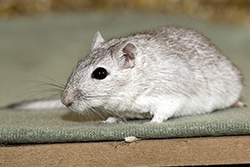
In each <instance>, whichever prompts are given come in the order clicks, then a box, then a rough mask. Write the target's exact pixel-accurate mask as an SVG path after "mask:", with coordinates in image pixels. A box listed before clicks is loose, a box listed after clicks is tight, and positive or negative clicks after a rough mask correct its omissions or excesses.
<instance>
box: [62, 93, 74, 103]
mask: <svg viewBox="0 0 250 167" xmlns="http://www.w3.org/2000/svg"><path fill="white" fill-rule="evenodd" d="M67 94H68V93H67V91H66V92H63V93H62V96H61V102H62V103H63V104H64V105H65V106H66V107H70V106H72V105H73V99H72V98H69V96H68V95H67Z"/></svg>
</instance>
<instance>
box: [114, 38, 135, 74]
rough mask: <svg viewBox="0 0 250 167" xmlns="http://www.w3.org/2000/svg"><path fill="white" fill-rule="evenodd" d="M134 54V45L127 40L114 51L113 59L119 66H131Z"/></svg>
mask: <svg viewBox="0 0 250 167" xmlns="http://www.w3.org/2000/svg"><path fill="white" fill-rule="evenodd" d="M136 54H137V47H136V45H135V44H133V43H131V42H128V43H126V44H125V45H123V46H122V47H121V49H119V52H117V53H115V59H116V62H117V63H118V65H119V66H120V67H121V68H125V69H128V68H133V67H134V60H135V56H136Z"/></svg>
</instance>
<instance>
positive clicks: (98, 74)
mask: <svg viewBox="0 0 250 167" xmlns="http://www.w3.org/2000/svg"><path fill="white" fill-rule="evenodd" d="M107 75H108V72H107V70H106V69H105V68H102V67H99V68H97V69H95V71H94V72H93V73H92V75H91V77H92V78H95V79H104V78H106V77H107Z"/></svg>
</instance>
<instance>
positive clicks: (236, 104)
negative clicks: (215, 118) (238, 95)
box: [231, 101, 247, 108]
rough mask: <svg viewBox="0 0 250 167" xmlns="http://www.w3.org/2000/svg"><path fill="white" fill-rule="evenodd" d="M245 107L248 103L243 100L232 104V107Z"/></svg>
mask: <svg viewBox="0 0 250 167" xmlns="http://www.w3.org/2000/svg"><path fill="white" fill-rule="evenodd" d="M244 107H247V105H246V104H245V103H243V102H242V101H237V102H235V103H234V104H233V105H232V106H231V108H244Z"/></svg>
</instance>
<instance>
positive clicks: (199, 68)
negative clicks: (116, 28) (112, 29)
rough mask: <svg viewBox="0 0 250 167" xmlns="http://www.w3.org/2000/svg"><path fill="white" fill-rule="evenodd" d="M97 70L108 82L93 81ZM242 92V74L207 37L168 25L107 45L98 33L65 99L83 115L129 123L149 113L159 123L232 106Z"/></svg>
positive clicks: (72, 76)
mask: <svg viewBox="0 0 250 167" xmlns="http://www.w3.org/2000/svg"><path fill="white" fill-rule="evenodd" d="M98 67H103V68H105V69H106V70H107V71H108V76H107V77H106V78H105V79H103V80H98V79H95V78H91V75H92V73H93V71H94V70H95V69H96V68H98ZM241 90H242V78H241V75H240V72H239V71H238V70H237V69H236V67H235V66H233V65H232V63H231V62H230V61H229V60H228V59H227V58H226V57H225V56H223V55H222V54H221V53H220V52H219V51H218V49H217V48H216V47H215V46H214V45H213V44H212V43H211V42H210V41H209V40H208V39H207V38H206V37H204V36H203V35H202V34H200V33H198V32H196V31H193V30H189V29H185V28H181V27H177V26H166V27H162V28H159V29H156V30H151V31H147V32H142V33H138V34H134V35H130V36H128V37H121V38H114V39H110V40H107V41H105V40H104V39H103V38H102V37H101V34H100V33H99V32H97V34H96V36H95V38H94V40H93V44H92V49H91V53H90V54H89V56H88V57H86V58H85V59H83V60H82V61H80V62H79V63H78V66H77V68H76V69H75V70H74V72H73V73H72V75H71V76H70V78H69V80H68V83H67V85H66V87H65V89H64V91H63V93H62V97H61V101H62V103H63V104H65V105H66V106H68V107H69V108H70V109H71V110H73V111H76V112H79V113H83V112H85V111H86V110H88V109H91V108H101V109H102V110H105V111H107V112H108V113H111V114H112V115H113V116H116V117H120V118H124V119H126V118H128V117H132V118H133V117H138V116H139V115H141V114H142V116H141V117H142V118H144V117H146V116H145V113H149V115H151V116H153V118H152V120H151V122H158V123H160V122H162V121H164V120H167V119H168V118H170V117H176V116H184V115H195V114H204V113H208V112H212V111H214V110H216V109H223V108H227V107H230V106H231V105H233V104H234V103H235V102H236V101H237V100H238V99H239V96H240V92H241ZM146 115H147V114H146ZM147 117H148V116H147Z"/></svg>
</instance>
